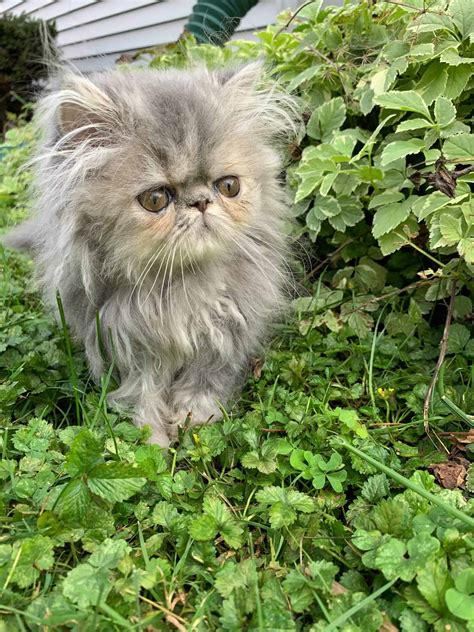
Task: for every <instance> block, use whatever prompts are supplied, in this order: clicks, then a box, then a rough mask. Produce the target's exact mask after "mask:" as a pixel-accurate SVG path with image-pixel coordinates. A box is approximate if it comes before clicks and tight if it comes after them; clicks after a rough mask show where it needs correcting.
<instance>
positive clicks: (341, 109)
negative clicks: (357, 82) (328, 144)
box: [307, 97, 346, 141]
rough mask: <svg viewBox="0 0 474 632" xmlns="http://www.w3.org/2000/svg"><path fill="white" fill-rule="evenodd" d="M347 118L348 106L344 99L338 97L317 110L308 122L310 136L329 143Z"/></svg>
mask: <svg viewBox="0 0 474 632" xmlns="http://www.w3.org/2000/svg"><path fill="white" fill-rule="evenodd" d="M345 118H346V106H345V104H344V100H343V99H342V97H336V98H334V99H331V100H330V101H327V102H326V103H323V105H321V106H319V107H318V108H316V110H315V111H314V112H313V114H312V115H311V118H310V119H309V121H308V125H307V132H308V136H310V137H311V138H315V139H316V140H323V141H328V140H329V139H330V138H331V135H332V133H333V132H334V131H335V130H337V129H339V128H340V127H341V125H342V124H343V123H344V121H345Z"/></svg>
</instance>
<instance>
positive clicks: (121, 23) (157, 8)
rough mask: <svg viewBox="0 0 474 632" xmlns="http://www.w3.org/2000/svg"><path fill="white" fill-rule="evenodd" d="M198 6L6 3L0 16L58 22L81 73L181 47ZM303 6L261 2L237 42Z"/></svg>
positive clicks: (175, 2) (110, 1)
mask: <svg viewBox="0 0 474 632" xmlns="http://www.w3.org/2000/svg"><path fill="white" fill-rule="evenodd" d="M195 1H196V0H165V1H164V2H157V1H156V0H121V1H120V2H118V1H115V0H3V2H0V15H1V14H3V13H6V12H10V13H14V14H20V13H27V14H28V15H31V16H33V17H38V18H42V19H44V20H50V19H54V20H55V21H56V27H57V30H58V37H57V43H58V46H59V47H60V49H61V50H62V51H63V54H64V56H65V58H66V59H67V60H69V61H70V62H72V63H73V64H74V65H75V66H76V67H77V68H78V69H79V70H80V71H82V72H90V71H92V70H99V69H102V68H106V67H109V66H111V65H112V64H113V63H114V61H115V60H116V59H117V57H119V56H120V55H121V54H122V53H131V52H134V51H137V50H139V49H141V48H147V47H150V46H155V45H157V44H164V43H168V42H173V41H175V40H176V39H177V38H178V37H179V35H180V34H181V33H182V31H183V27H184V25H185V24H186V20H187V18H188V16H189V15H190V13H191V10H192V7H193V5H194V4H195ZM298 4H299V0H260V2H259V3H258V4H257V5H256V6H255V7H253V9H251V10H250V11H249V12H248V13H247V15H246V16H245V17H244V18H243V19H242V21H241V23H240V25H239V27H238V30H237V33H236V35H235V37H251V34H252V32H253V31H255V30H257V29H259V28H263V27H265V26H266V25H267V24H269V23H271V22H273V21H274V19H275V16H276V15H277V14H278V13H279V12H280V11H282V10H284V9H285V8H288V7H291V8H294V7H296V6H297V5H298Z"/></svg>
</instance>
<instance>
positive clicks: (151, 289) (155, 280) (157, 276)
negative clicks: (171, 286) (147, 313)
mask: <svg viewBox="0 0 474 632" xmlns="http://www.w3.org/2000/svg"><path fill="white" fill-rule="evenodd" d="M167 247H168V244H166V245H165V246H164V247H163V249H162V250H166V248H167ZM160 252H161V251H160ZM168 258H169V253H168V254H167V255H165V256H164V257H163V259H162V261H161V263H160V265H159V267H158V270H157V271H156V274H155V278H154V279H153V283H152V284H151V287H150V289H149V291H148V294H147V295H146V297H145V300H144V301H143V303H140V304H139V307H140V309H143V307H144V305H145V303H146V302H147V300H148V298H149V297H150V295H151V294H152V292H153V290H154V288H155V285H156V282H157V280H158V278H159V276H160V272H161V268H162V267H163V263H165V261H166V265H165V273H164V276H166V267H167V265H168ZM144 280H145V279H143V281H142V283H141V287H143V282H144Z"/></svg>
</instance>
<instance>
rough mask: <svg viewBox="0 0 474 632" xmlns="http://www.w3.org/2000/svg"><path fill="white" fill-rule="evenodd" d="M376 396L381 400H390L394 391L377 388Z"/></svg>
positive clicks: (392, 389)
mask: <svg viewBox="0 0 474 632" xmlns="http://www.w3.org/2000/svg"><path fill="white" fill-rule="evenodd" d="M377 394H378V396H379V397H381V398H382V399H385V400H387V399H390V398H391V397H392V396H393V395H395V389H394V388H382V387H381V386H379V388H378V389H377Z"/></svg>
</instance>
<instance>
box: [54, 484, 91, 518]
mask: <svg viewBox="0 0 474 632" xmlns="http://www.w3.org/2000/svg"><path fill="white" fill-rule="evenodd" d="M89 503H90V493H89V490H88V489H87V485H86V484H85V483H84V481H83V480H82V479H73V480H72V481H69V483H67V485H66V486H65V488H64V489H63V490H62V491H61V493H60V495H59V497H58V500H57V502H56V505H55V510H56V511H57V512H58V514H59V515H60V516H64V518H66V519H67V520H68V521H75V520H78V521H81V520H82V519H83V518H84V515H85V513H86V510H87V507H88V505H89Z"/></svg>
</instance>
